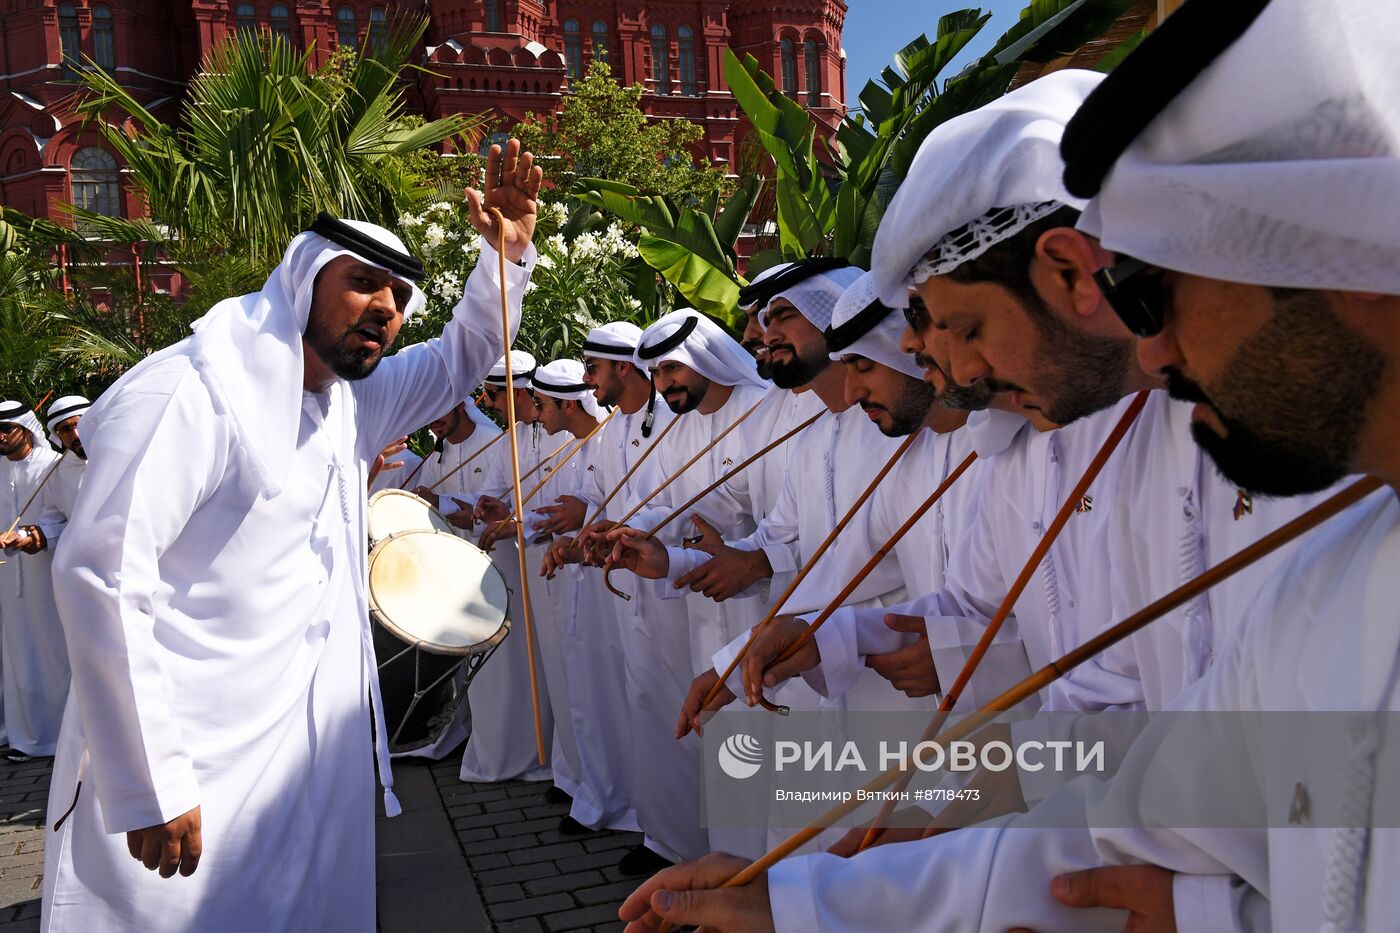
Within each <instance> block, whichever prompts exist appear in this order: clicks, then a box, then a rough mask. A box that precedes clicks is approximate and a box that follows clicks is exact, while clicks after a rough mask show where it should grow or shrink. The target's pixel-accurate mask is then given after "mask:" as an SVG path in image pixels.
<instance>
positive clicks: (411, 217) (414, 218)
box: [399, 214, 423, 227]
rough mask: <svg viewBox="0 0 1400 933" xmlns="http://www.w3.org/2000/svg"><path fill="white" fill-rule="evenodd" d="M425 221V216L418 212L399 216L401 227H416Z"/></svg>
mask: <svg viewBox="0 0 1400 933" xmlns="http://www.w3.org/2000/svg"><path fill="white" fill-rule="evenodd" d="M422 222H423V218H422V217H419V216H418V215H416V214H402V215H400V217H399V226H400V227H416V226H418V225H419V224H421V223H422Z"/></svg>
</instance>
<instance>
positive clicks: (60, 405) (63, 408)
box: [47, 395, 92, 450]
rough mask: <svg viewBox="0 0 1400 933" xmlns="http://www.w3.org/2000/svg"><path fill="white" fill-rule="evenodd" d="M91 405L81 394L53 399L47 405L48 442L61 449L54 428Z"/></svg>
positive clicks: (61, 445)
mask: <svg viewBox="0 0 1400 933" xmlns="http://www.w3.org/2000/svg"><path fill="white" fill-rule="evenodd" d="M91 407H92V402H90V401H88V400H87V399H85V398H83V397H82V396H81V395H65V396H63V397H62V398H59V399H55V400H54V401H53V402H52V403H51V404H50V405H49V413H48V421H47V426H48V429H49V443H51V444H53V446H55V447H57V448H58V449H59V450H62V449H63V441H61V440H59V439H58V435H57V434H54V428H56V427H58V426H59V425H60V424H62V423H63V422H65V421H67V420H68V419H69V418H72V417H73V416H74V415H81V414H82V413H83V412H85V411H87V410H88V409H89V408H91Z"/></svg>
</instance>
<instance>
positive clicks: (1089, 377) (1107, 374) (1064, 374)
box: [988, 303, 1134, 425]
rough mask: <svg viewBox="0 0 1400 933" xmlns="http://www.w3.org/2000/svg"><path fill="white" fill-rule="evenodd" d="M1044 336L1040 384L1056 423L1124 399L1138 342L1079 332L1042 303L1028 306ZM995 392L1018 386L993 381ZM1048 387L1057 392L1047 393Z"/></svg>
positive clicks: (1050, 416) (1044, 411) (1049, 416)
mask: <svg viewBox="0 0 1400 933" xmlns="http://www.w3.org/2000/svg"><path fill="white" fill-rule="evenodd" d="M1027 313H1028V314H1029V315H1030V317H1031V321H1032V322H1033V323H1034V324H1035V329H1036V332H1037V334H1038V335H1039V338H1040V343H1039V346H1038V347H1037V355H1038V356H1039V357H1040V358H1041V359H1042V360H1044V361H1045V362H1044V365H1042V366H1041V368H1040V370H1039V372H1037V373H1036V384H1037V385H1038V386H1040V387H1042V388H1041V393H1040V394H1041V397H1042V398H1044V399H1045V405H1044V407H1043V408H1042V414H1044V415H1045V417H1046V418H1047V419H1049V420H1050V421H1052V422H1054V423H1055V424H1060V425H1064V424H1070V423H1071V422H1074V421H1078V420H1079V419H1080V418H1084V417H1087V416H1089V415H1092V414H1094V413H1095V412H1099V411H1103V410H1104V409H1106V408H1108V407H1110V406H1111V405H1113V404H1114V403H1116V402H1117V401H1118V400H1119V399H1121V398H1122V397H1123V384H1124V383H1125V382H1126V381H1127V378H1128V369H1129V367H1130V366H1131V365H1132V362H1133V352H1134V351H1133V341H1132V340H1131V339H1125V340H1119V339H1116V338H1113V337H1094V336H1090V335H1087V334H1079V333H1076V332H1075V331H1073V330H1071V329H1070V328H1069V327H1067V326H1066V325H1065V324H1064V323H1063V322H1062V321H1060V320H1059V319H1058V318H1056V317H1055V315H1054V312H1052V311H1051V310H1050V309H1049V308H1048V307H1046V306H1045V305H1044V304H1043V303H1040V304H1039V307H1034V308H1028V309H1027ZM988 387H989V388H991V389H992V390H993V391H997V392H1001V391H1016V390H1017V389H1018V388H1019V387H1017V386H1011V385H1010V384H1009V383H1008V384H1001V383H992V382H989V384H988ZM1045 387H1050V388H1049V391H1052V392H1053V393H1054V394H1053V395H1050V394H1046V393H1047V390H1046V388H1045Z"/></svg>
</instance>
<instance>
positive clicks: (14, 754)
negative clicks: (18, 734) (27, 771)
mask: <svg viewBox="0 0 1400 933" xmlns="http://www.w3.org/2000/svg"><path fill="white" fill-rule="evenodd" d="M5 760H6V761H12V762H14V763H15V764H17V765H19V764H24V763H25V762H26V761H33V760H34V756H33V755H26V754H25V753H24V752H20V751H14V750H11V751H10V752H9V754H7V755H6V756H5Z"/></svg>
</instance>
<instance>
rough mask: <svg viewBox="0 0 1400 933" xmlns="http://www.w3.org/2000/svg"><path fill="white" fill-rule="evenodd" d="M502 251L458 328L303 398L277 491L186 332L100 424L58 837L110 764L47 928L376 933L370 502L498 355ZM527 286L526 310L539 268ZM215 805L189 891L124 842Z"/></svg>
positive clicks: (485, 271)
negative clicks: (250, 470)
mask: <svg viewBox="0 0 1400 933" xmlns="http://www.w3.org/2000/svg"><path fill="white" fill-rule="evenodd" d="M482 252H483V258H482V262H481V263H480V264H479V265H478V266H477V268H476V270H475V271H473V273H472V275H471V277H470V278H469V279H468V282H467V289H466V294H465V295H464V296H463V300H462V302H461V303H459V304H458V306H457V310H456V312H455V315H454V318H453V320H452V321H451V322H450V323H449V324H448V325H447V326H446V327H445V329H444V331H443V335H442V337H441V338H439V339H436V340H432V341H428V342H426V343H423V344H419V345H416V346H412V347H407V348H405V349H404V350H402V351H401V352H399V353H397V354H395V355H394V356H391V357H388V358H386V359H385V360H384V361H383V362H382V363H380V365H379V367H378V368H377V369H376V370H375V372H374V373H373V375H371V376H369V377H368V378H366V379H363V380H360V381H358V382H354V383H348V382H344V381H338V382H335V383H333V384H332V385H331V386H330V387H329V388H328V389H327V390H326V391H325V392H323V393H316V394H312V393H303V395H302V402H301V420H300V425H299V430H298V436H297V448H296V450H295V452H294V453H293V455H292V457H291V470H290V471H289V472H288V475H287V476H286V477H284V478H283V485H282V491H281V493H280V494H279V495H278V496H276V497H275V498H273V499H270V500H269V499H264V498H262V497H261V496H260V495H259V493H258V492H257V488H256V485H255V484H254V483H252V482H251V477H250V476H248V475H247V474H246V470H245V469H244V468H242V467H241V466H240V465H239V461H238V460H237V458H236V457H235V450H234V449H233V445H234V444H235V443H236V440H235V435H234V434H233V432H232V431H231V429H230V426H229V422H228V421H227V420H225V419H224V418H223V417H221V416H220V415H219V413H218V412H217V411H216V410H215V408H214V405H213V402H212V399H211V396H210V395H209V393H208V390H207V389H206V388H205V386H204V383H203V381H202V379H201V376H200V374H199V373H198V372H197V371H196V369H195V368H194V366H193V364H192V360H191V357H190V355H189V346H190V344H189V343H188V342H186V343H181V344H176V345H175V346H174V347H171V348H169V349H167V350H165V351H162V352H161V354H159V355H158V356H156V357H154V358H152V359H151V360H149V361H147V362H146V363H145V364H143V365H142V367H141V369H140V370H138V371H133V372H132V373H130V374H128V376H127V377H124V379H123V381H122V382H120V383H119V384H118V386H116V387H114V389H113V390H111V391H112V392H113V393H115V394H114V395H112V396H109V397H108V399H107V406H106V410H105V411H104V412H103V416H102V418H101V420H100V421H99V422H98V423H97V424H96V427H95V430H92V431H89V430H86V428H87V425H86V424H85V426H84V427H85V430H84V446H85V447H86V448H87V450H88V452H89V455H90V458H91V459H90V463H89V466H88V470H87V473H86V475H85V477H84V480H83V486H82V490H81V491H80V493H79V496H78V501H77V503H76V505H75V507H74V513H73V515H72V516H71V519H70V521H69V527H68V530H67V531H66V532H65V533H64V536H63V539H62V541H61V542H60V547H59V549H58V553H57V555H56V560H55V572H56V574H58V575H60V576H61V577H62V578H63V579H64V581H65V585H64V586H63V587H61V588H60V590H59V606H60V610H61V611H62V613H63V616H64V618H65V619H67V620H70V626H69V628H68V631H67V634H68V647H69V652H70V656H71V658H72V660H73V668H74V678H73V680H74V683H73V686H74V691H73V693H74V697H75V699H76V703H74V704H71V705H70V707H69V710H68V715H67V717H66V719H65V722H64V729H63V741H62V743H61V748H60V755H59V757H58V760H57V762H56V763H55V767H54V782H53V792H52V794H51V795H50V812H49V825H50V826H52V825H53V823H54V822H55V821H56V820H57V818H58V817H59V816H60V815H61V814H62V813H63V812H64V811H65V810H66V809H67V808H68V806H69V803H70V802H71V801H72V800H73V788H74V787H75V785H76V784H77V781H78V777H79V772H80V768H81V764H80V759H88V760H89V763H88V765H87V767H86V771H85V773H84V775H83V778H82V782H83V783H82V792H81V794H80V795H79V796H78V799H77V805H76V808H75V809H74V810H73V812H72V814H71V815H70V816H69V817H68V819H67V821H66V822H65V823H64V824H63V826H62V828H61V830H60V831H59V832H58V833H56V834H53V835H50V836H49V838H48V840H47V842H46V847H45V870H44V913H43V924H44V927H45V929H47V930H52V931H63V930H80V931H84V933H86V931H89V930H103V931H126V930H130V931H156V930H196V929H197V930H244V929H260V930H286V931H301V930H313V929H314V930H332V929H333V930H364V931H370V930H373V929H374V926H375V908H374V900H375V898H374V891H375V885H374V771H373V764H374V756H373V754H372V751H373V747H374V746H373V744H372V743H371V726H370V708H369V687H370V677H371V676H373V670H372V667H371V664H372V663H373V653H372V649H371V648H370V645H369V627H368V626H369V620H368V612H367V606H366V594H365V559H366V556H367V555H366V552H365V540H366V537H365V524H364V519H365V505H366V502H365V496H364V493H363V491H364V489H365V487H366V483H365V480H366V476H367V473H368V467H369V464H370V462H371V461H372V460H373V458H374V457H375V456H376V455H377V454H378V453H379V452H380V450H382V449H383V447H384V445H385V444H386V443H388V441H389V440H391V439H392V438H394V437H398V436H401V435H403V434H404V433H406V432H407V431H410V430H413V429H414V428H416V427H417V426H418V425H421V424H423V423H424V422H425V421H427V420H429V419H430V418H434V417H436V416H437V415H439V414H441V413H442V412H443V411H446V410H447V409H448V408H450V407H451V406H452V405H453V404H455V403H456V402H457V401H460V400H461V399H462V398H464V397H465V396H466V395H467V393H468V392H469V391H470V390H471V389H472V388H473V387H474V386H475V384H476V382H477V381H478V380H479V378H480V376H481V374H482V373H484V372H485V371H486V369H487V368H488V367H489V366H490V365H491V363H492V362H494V361H495V359H496V358H497V357H498V356H499V355H500V346H501V335H500V332H499V329H500V314H499V307H498V301H499V297H498V296H499V293H500V292H499V287H498V285H497V284H496V281H497V279H496V273H495V265H496V264H495V262H494V261H493V258H494V253H493V251H492V250H491V248H490V247H489V246H487V245H483V247H482ZM507 277H508V280H507V286H508V294H509V296H510V298H511V303H512V307H513V309H514V311H513V313H514V315H516V316H517V318H518V314H519V302H520V296H521V294H522V293H523V291H524V286H525V282H526V281H527V280H528V278H529V272H528V269H527V268H522V267H520V266H514V265H512V266H508V269H507ZM512 326H514V325H512ZM85 749H86V752H87V753H90V759H89V754H85V752H84V750H85ZM195 806H199V807H200V809H201V819H202V832H203V843H204V854H203V858H202V860H201V862H200V865H199V871H198V872H197V873H196V874H195V875H193V876H191V877H189V878H179V879H176V880H175V882H174V883H172V881H170V880H167V879H162V878H160V877H159V876H158V875H157V874H155V873H152V872H148V871H147V870H146V869H145V868H144V867H143V866H142V865H141V864H140V863H139V862H137V861H135V860H134V859H132V858H131V856H130V855H129V854H128V852H127V847H126V839H125V836H124V833H125V832H127V831H129V830H133V829H139V828H143V827H147V826H154V825H159V824H161V823H164V822H167V821H169V820H171V819H173V818H175V817H177V816H179V815H181V814H183V813H185V812H187V811H189V810H191V809H192V808H194V807H195ZM275 840H281V842H275Z"/></svg>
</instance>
